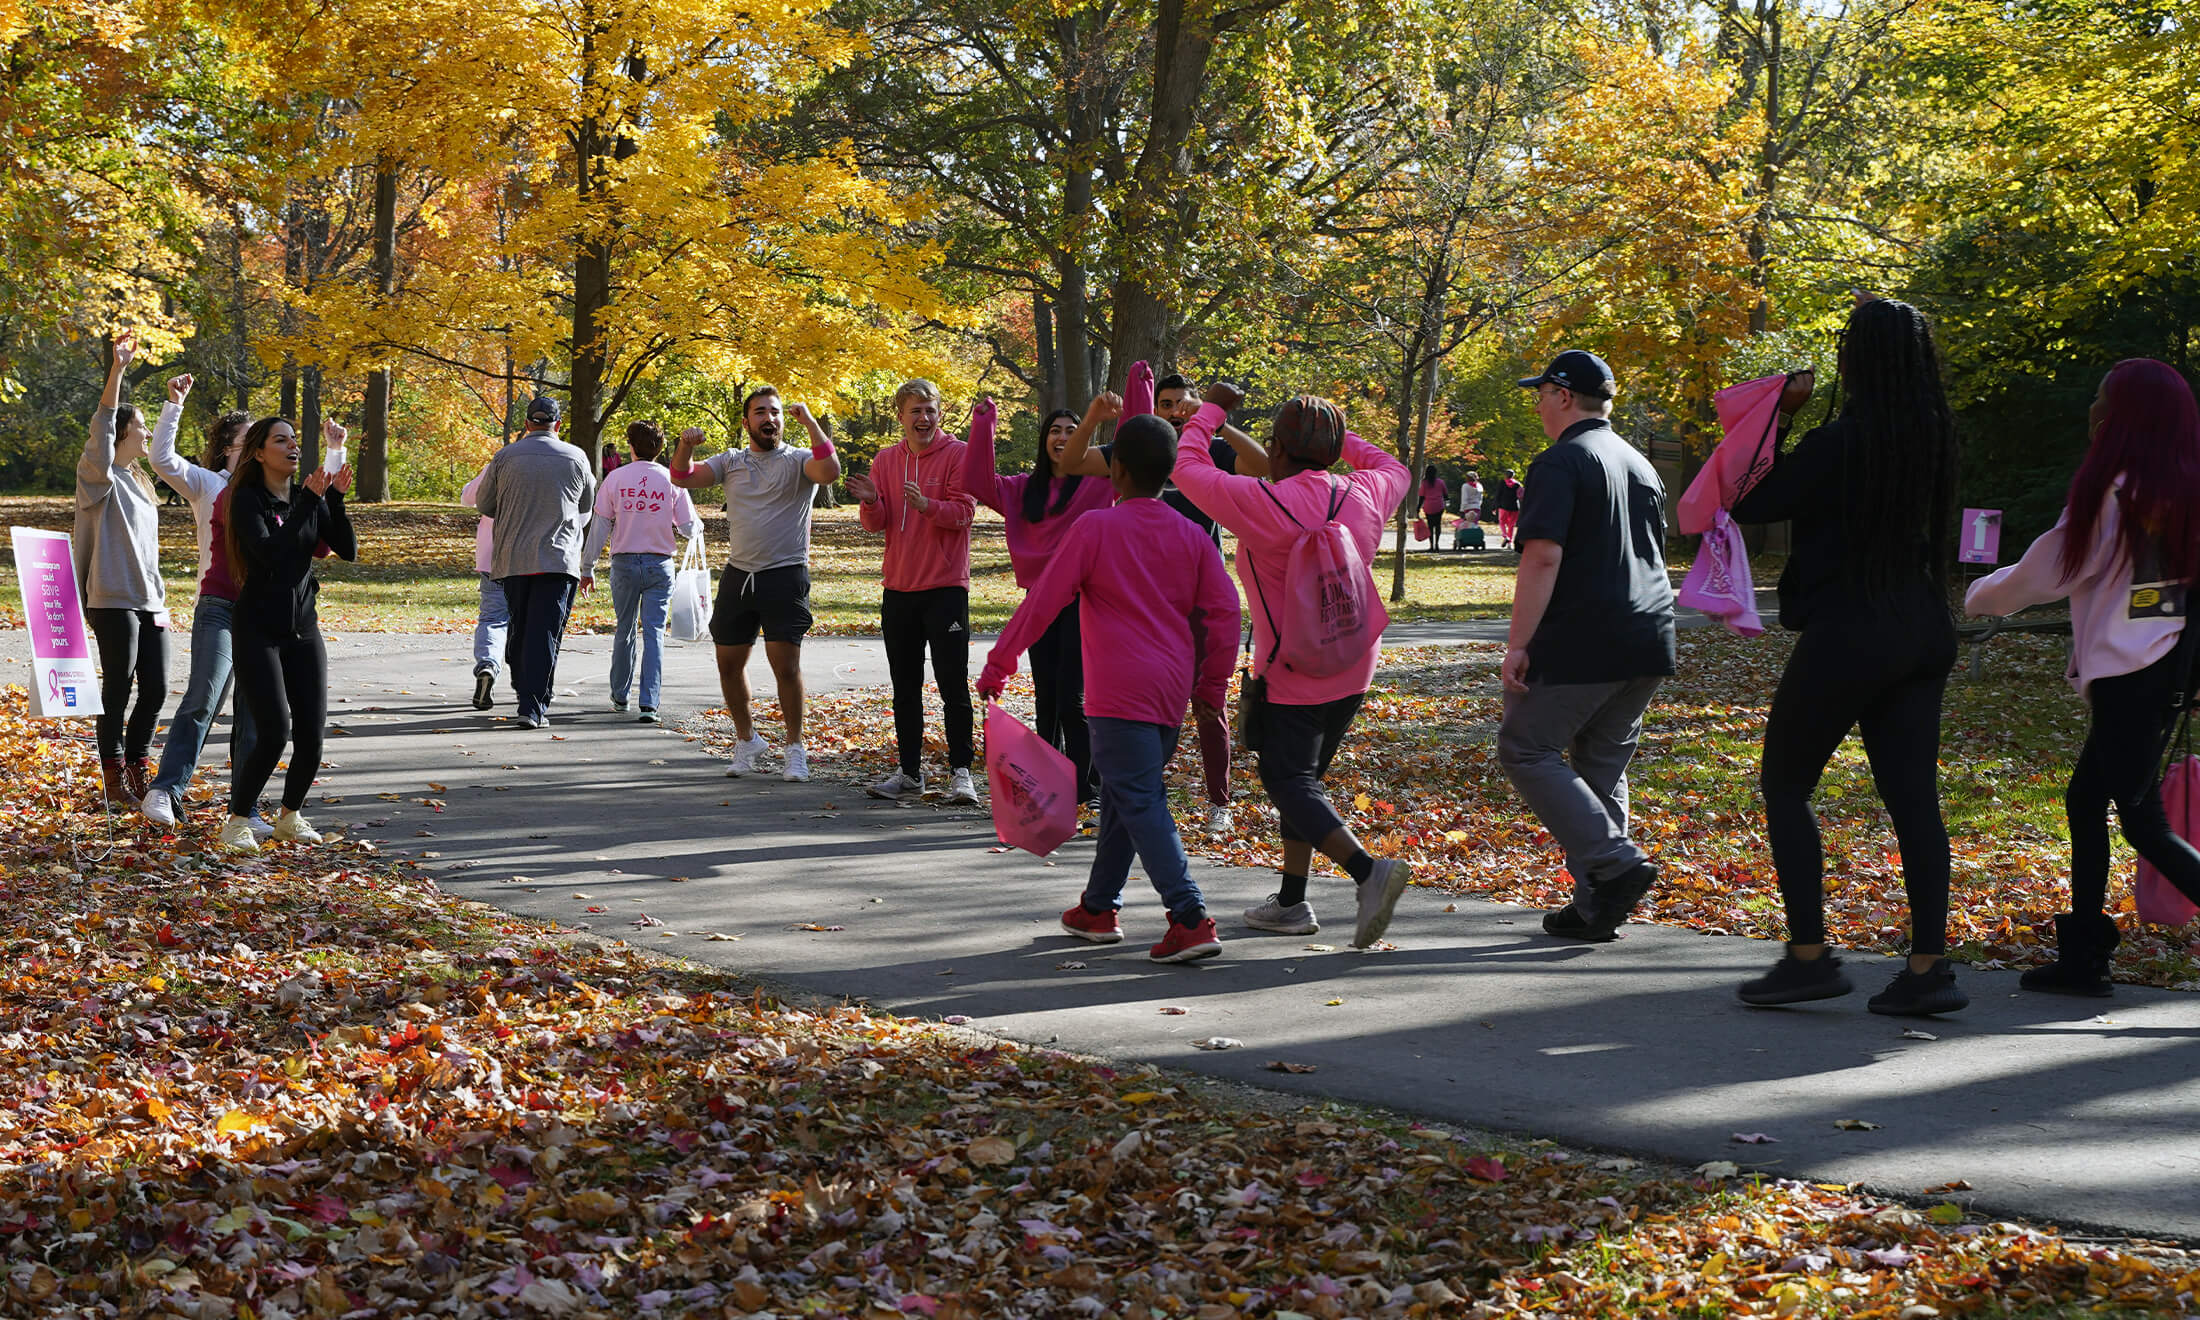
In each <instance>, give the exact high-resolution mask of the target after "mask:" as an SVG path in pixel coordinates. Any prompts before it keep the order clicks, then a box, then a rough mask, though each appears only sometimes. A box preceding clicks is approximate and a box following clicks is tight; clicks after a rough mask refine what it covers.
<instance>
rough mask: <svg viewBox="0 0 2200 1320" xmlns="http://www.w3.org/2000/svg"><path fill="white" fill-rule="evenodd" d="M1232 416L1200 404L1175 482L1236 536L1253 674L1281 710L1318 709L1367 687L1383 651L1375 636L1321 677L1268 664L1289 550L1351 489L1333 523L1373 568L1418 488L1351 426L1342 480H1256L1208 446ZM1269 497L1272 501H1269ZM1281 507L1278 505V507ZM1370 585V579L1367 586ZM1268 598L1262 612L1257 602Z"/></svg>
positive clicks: (1320, 476) (1306, 475)
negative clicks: (1358, 654)
mask: <svg viewBox="0 0 2200 1320" xmlns="http://www.w3.org/2000/svg"><path fill="white" fill-rule="evenodd" d="M1226 416H1227V414H1225V413H1224V412H1223V411H1222V409H1221V408H1220V407H1218V406H1217V405H1215V404H1212V403H1207V404H1201V405H1200V408H1199V412H1198V413H1196V414H1195V415H1194V416H1193V417H1192V420H1191V421H1190V422H1189V423H1187V424H1186V425H1185V427H1184V433H1183V434H1182V435H1180V436H1178V437H1177V447H1176V485H1177V489H1179V490H1181V491H1183V492H1184V494H1185V495H1186V496H1188V497H1190V499H1191V501H1192V503H1194V504H1196V505H1198V506H1199V507H1200V508H1202V509H1204V510H1206V511H1207V514H1208V516H1210V517H1212V518H1213V519H1214V520H1215V521H1216V522H1218V523H1221V524H1222V525H1223V526H1224V527H1227V528H1229V529H1230V531H1231V533H1232V534H1233V535H1235V536H1236V537H1237V540H1238V551H1237V567H1238V580H1239V581H1241V582H1243V583H1244V584H1245V598H1246V606H1245V608H1246V609H1247V610H1249V611H1251V613H1252V616H1253V672H1254V673H1255V674H1256V675H1259V674H1265V675H1266V676H1267V678H1268V699H1269V700H1270V701H1273V702H1275V703H1276V704H1277V705H1280V706H1319V705H1321V704H1323V703H1325V702H1330V701H1335V700H1337V699H1338V698H1340V697H1349V696H1352V695H1354V694H1355V693H1360V692H1365V691H1367V685H1368V684H1369V683H1370V682H1372V681H1373V680H1374V678H1375V662H1376V660H1377V659H1378V657H1379V656H1380V655H1381V652H1382V645H1381V642H1380V641H1379V640H1378V641H1377V642H1376V644H1374V645H1372V646H1370V647H1368V650H1367V654H1366V655H1365V656H1363V657H1362V658H1361V660H1360V662H1359V663H1358V664H1355V665H1353V666H1351V667H1349V668H1347V669H1345V670H1344V671H1343V672H1341V673H1337V674H1332V675H1330V676H1329V677H1327V678H1315V677H1313V676H1311V675H1308V674H1301V673H1298V672H1297V671H1295V670H1292V669H1290V668H1288V667H1286V666H1283V665H1277V666H1274V667H1273V668H1270V667H1269V665H1268V657H1269V656H1270V655H1271V654H1272V653H1273V652H1274V651H1275V646H1276V635H1275V630H1274V628H1273V627H1272V626H1271V625H1270V623H1269V618H1268V616H1269V615H1270V614H1271V613H1274V612H1275V611H1277V610H1280V609H1281V608H1282V606H1283V600H1284V574H1285V573H1286V572H1287V571H1288V570H1289V568H1290V563H1291V547H1292V546H1294V545H1296V544H1298V540H1299V538H1300V537H1301V536H1304V535H1305V534H1306V533H1308V532H1311V531H1314V530H1316V529H1318V528H1319V527H1320V526H1321V525H1322V522H1323V519H1324V516H1325V515H1327V514H1328V512H1329V505H1330V502H1331V500H1332V499H1333V498H1335V496H1334V494H1333V491H1334V489H1335V487H1337V486H1338V485H1342V486H1343V487H1344V488H1345V489H1344V503H1343V505H1342V506H1341V507H1339V508H1338V510H1337V521H1338V522H1340V523H1342V524H1343V525H1344V529H1345V532H1346V534H1347V535H1349V536H1350V537H1351V538H1352V544H1353V547H1354V548H1355V549H1357V550H1358V551H1359V552H1360V557H1361V558H1362V559H1364V560H1366V561H1367V562H1368V563H1369V564H1370V565H1372V564H1373V563H1374V562H1375V551H1376V547H1377V543H1378V542H1380V541H1381V539H1382V535H1383V523H1384V522H1385V521H1386V520H1387V519H1388V518H1389V516H1390V512H1391V510H1393V509H1396V508H1397V507H1398V503H1399V501H1401V500H1403V499H1404V498H1405V495H1406V491H1407V490H1408V489H1410V488H1411V487H1412V485H1413V473H1411V472H1410V471H1408V470H1407V469H1406V465H1405V464H1403V463H1401V462H1399V461H1398V460H1397V459H1395V458H1392V457H1391V456H1390V455H1389V454H1386V453H1384V452H1383V451H1382V450H1380V449H1377V448H1376V447H1375V446H1373V445H1371V444H1369V443H1368V442H1367V441H1365V440H1362V439H1361V438H1360V437H1358V436H1356V435H1353V434H1350V433H1349V432H1348V433H1347V434H1346V435H1345V438H1344V461H1345V462H1346V463H1347V464H1349V465H1351V468H1352V471H1350V472H1348V473H1346V474H1345V475H1344V476H1342V477H1337V476H1333V475H1331V474H1329V473H1326V472H1296V473H1293V474H1292V475H1290V476H1288V477H1285V478H1284V479H1283V480H1281V481H1278V482H1274V483H1270V482H1267V481H1265V480H1263V479H1262V478H1260V477H1241V476H1236V475H1234V474H1232V473H1227V472H1224V471H1222V470H1220V469H1219V468H1217V467H1216V466H1215V463H1214V458H1213V457H1212V456H1211V455H1210V454H1209V453H1208V452H1207V446H1208V443H1209V442H1210V441H1211V440H1213V438H1214V434H1215V432H1216V431H1217V430H1218V429H1220V428H1221V426H1222V423H1223V420H1224V418H1225V417H1226ZM1263 487H1265V488H1266V489H1263ZM1271 494H1272V495H1274V497H1275V498H1274V499H1270V498H1269V496H1270V495H1271ZM1279 503H1280V504H1281V505H1282V506H1283V507H1282V508H1278V507H1276V506H1277V505H1278V504H1279ZM1256 582H1257V584H1258V585H1257V586H1256ZM1373 589H1374V587H1373V582H1372V577H1371V579H1370V584H1369V590H1371V591H1372V590H1373ZM1256 592H1259V593H1261V594H1260V595H1256V594H1255V593H1256ZM1263 595H1264V596H1265V597H1266V600H1267V608H1266V609H1263V608H1261V596H1263Z"/></svg>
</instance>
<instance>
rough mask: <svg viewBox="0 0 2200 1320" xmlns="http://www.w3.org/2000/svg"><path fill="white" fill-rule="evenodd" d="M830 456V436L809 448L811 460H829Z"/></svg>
mask: <svg viewBox="0 0 2200 1320" xmlns="http://www.w3.org/2000/svg"><path fill="white" fill-rule="evenodd" d="M832 456H833V438H832V437H831V436H826V437H825V438H823V439H822V440H819V441H818V442H817V443H816V444H813V445H811V446H810V457H812V458H831V457H832Z"/></svg>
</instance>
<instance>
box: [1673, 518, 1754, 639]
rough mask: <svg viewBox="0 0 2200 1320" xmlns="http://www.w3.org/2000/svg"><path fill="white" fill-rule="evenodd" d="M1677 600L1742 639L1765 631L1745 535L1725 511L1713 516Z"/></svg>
mask: <svg viewBox="0 0 2200 1320" xmlns="http://www.w3.org/2000/svg"><path fill="white" fill-rule="evenodd" d="M1675 599H1676V600H1677V601H1678V602H1679V603H1680V604H1682V605H1684V606H1686V607H1688V608H1689V609H1692V610H1702V611H1703V612H1704V613H1705V614H1708V615H1710V616H1711V617H1712V618H1714V619H1717V620H1718V621H1719V622H1721V623H1723V624H1725V625H1726V626H1727V627H1728V629H1730V630H1731V631H1733V632H1735V633H1737V634H1739V635H1740V636H1743V637H1755V636H1757V635H1758V634H1760V633H1762V632H1763V631H1764V630H1765V624H1764V620H1763V619H1761V618H1759V617H1758V616H1757V587H1756V584H1755V583H1754V582H1752V581H1751V580H1750V576H1749V547H1747V546H1745V545H1743V544H1742V531H1741V529H1740V528H1739V527H1736V526H1735V525H1734V520H1733V519H1732V518H1729V517H1727V516H1726V510H1724V509H1717V510H1714V511H1713V512H1712V515H1711V527H1710V529H1709V530H1707V531H1706V532H1705V533H1704V534H1703V544H1702V545H1700V546H1698V547H1697V548H1696V563H1695V565H1694V566H1693V567H1691V568H1690V569H1689V570H1688V577H1687V578H1686V579H1685V580H1683V581H1682V583H1681V589H1680V593H1679V594H1678V595H1677V596H1676V597H1675Z"/></svg>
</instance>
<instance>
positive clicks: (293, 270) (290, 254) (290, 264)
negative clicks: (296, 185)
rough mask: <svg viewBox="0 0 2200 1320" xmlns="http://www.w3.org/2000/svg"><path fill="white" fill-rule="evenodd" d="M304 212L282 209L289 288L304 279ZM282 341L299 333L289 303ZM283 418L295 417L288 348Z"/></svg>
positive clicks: (293, 360)
mask: <svg viewBox="0 0 2200 1320" xmlns="http://www.w3.org/2000/svg"><path fill="white" fill-rule="evenodd" d="M302 214H303V208H301V207H300V206H299V204H298V203H297V202H295V201H292V202H288V203H286V204H285V205H284V207H283V281H284V282H285V283H286V284H288V285H290V286H291V287H292V288H296V287H298V284H299V283H300V281H302V280H303V279H304V278H305V235H304V234H303V233H301V232H300V231H301V230H302V229H303V227H304V222H303V220H302V218H301V217H302ZM277 324H278V326H279V328H280V329H281V331H282V334H283V338H284V339H286V340H287V339H289V338H290V336H292V335H293V334H296V333H297V331H298V313H297V312H295V311H293V310H292V309H291V307H290V304H289V302H288V301H285V302H284V304H283V310H282V315H281V316H280V317H279V318H278V322H277ZM281 397H282V409H281V411H282V415H283V416H285V417H288V418H291V419H292V420H293V421H295V420H296V419H297V416H298V358H297V355H295V354H293V353H292V352H291V351H290V350H289V349H288V348H285V349H284V350H283V382H282V394H281Z"/></svg>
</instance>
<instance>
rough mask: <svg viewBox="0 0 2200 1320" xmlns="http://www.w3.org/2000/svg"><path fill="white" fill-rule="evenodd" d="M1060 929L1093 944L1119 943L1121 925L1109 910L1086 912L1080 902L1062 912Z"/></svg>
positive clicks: (1120, 939) (1121, 938)
mask: <svg viewBox="0 0 2200 1320" xmlns="http://www.w3.org/2000/svg"><path fill="white" fill-rule="evenodd" d="M1062 929H1063V930H1066V931H1068V932H1069V933H1070V934H1072V935H1075V936H1076V937H1077V938H1078V939H1081V940H1091V941H1092V942H1093V943H1094V944H1121V943H1122V942H1123V925H1122V923H1121V922H1119V921H1117V920H1116V919H1115V913H1113V912H1112V911H1111V912H1087V911H1085V905H1084V904H1082V903H1079V904H1077V905H1076V906H1075V907H1072V908H1071V909H1070V910H1069V911H1067V912H1064V913H1063V914H1062Z"/></svg>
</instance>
